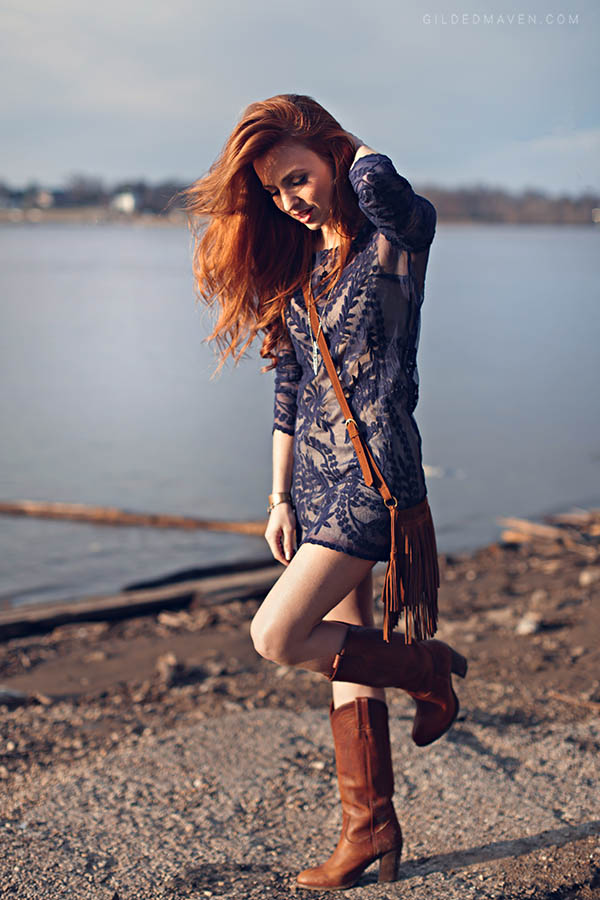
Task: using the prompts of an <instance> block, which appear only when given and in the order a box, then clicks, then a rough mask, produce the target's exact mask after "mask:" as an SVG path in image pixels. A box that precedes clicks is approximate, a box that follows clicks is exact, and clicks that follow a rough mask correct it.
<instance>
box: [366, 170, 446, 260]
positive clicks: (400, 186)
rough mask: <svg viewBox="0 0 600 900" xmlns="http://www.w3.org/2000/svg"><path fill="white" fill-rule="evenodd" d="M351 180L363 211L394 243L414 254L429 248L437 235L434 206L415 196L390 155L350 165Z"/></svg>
mask: <svg viewBox="0 0 600 900" xmlns="http://www.w3.org/2000/svg"><path fill="white" fill-rule="evenodd" d="M349 178H350V183H351V185H352V187H353V189H354V192H355V193H356V196H357V199H358V205H359V206H360V208H361V210H362V211H363V213H364V214H365V216H367V218H368V219H370V221H371V222H372V223H373V224H374V225H375V227H376V228H377V229H378V230H379V231H380V232H381V233H382V234H383V236H384V237H385V238H386V239H387V240H388V241H389V242H390V243H391V244H393V245H394V246H396V247H397V248H399V249H403V250H408V251H410V252H411V253H419V252H422V251H423V250H426V249H427V248H428V247H429V245H430V244H431V242H432V241H433V237H434V235H435V226H436V220H437V214H436V211H435V207H434V205H433V203H431V202H430V201H429V200H427V198H426V197H421V196H420V195H419V194H415V192H414V191H413V189H412V187H411V185H410V183H409V182H408V181H407V180H406V178H404V177H403V176H402V175H399V174H398V172H397V171H396V169H395V168H394V164H393V162H392V161H391V159H390V158H389V156H384V155H383V154H382V153H369V154H368V155H367V156H361V157H360V159H357V161H356V162H355V163H354V164H353V165H352V166H351V168H350V172H349Z"/></svg>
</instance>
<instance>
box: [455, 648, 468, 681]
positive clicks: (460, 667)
mask: <svg viewBox="0 0 600 900" xmlns="http://www.w3.org/2000/svg"><path fill="white" fill-rule="evenodd" d="M467 668H468V663H467V660H466V659H465V657H464V656H462V655H461V654H460V653H457V652H456V650H453V651H452V668H451V672H452V673H453V674H454V675H458V676H459V678H464V677H465V675H466V674H467Z"/></svg>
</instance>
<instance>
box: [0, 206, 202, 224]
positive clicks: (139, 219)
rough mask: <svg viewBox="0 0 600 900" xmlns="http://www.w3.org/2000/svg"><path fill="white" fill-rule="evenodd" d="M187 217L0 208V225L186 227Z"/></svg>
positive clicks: (90, 208) (99, 210) (99, 209)
mask: <svg viewBox="0 0 600 900" xmlns="http://www.w3.org/2000/svg"><path fill="white" fill-rule="evenodd" d="M187 222H188V220H187V216H186V215H185V213H183V212H181V211H173V212H170V213H168V214H167V215H155V214H154V213H132V214H131V215H128V214H125V213H120V212H117V211H116V210H114V209H110V208H107V207H105V206H84V207H72V208H69V209H37V208H33V209H0V225H45V224H48V223H52V224H59V225H143V226H151V227H154V226H157V225H160V226H167V227H173V226H176V227H178V228H181V227H182V226H187Z"/></svg>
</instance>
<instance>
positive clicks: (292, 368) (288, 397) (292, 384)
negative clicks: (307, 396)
mask: <svg viewBox="0 0 600 900" xmlns="http://www.w3.org/2000/svg"><path fill="white" fill-rule="evenodd" d="M277 356H278V359H277V365H276V366H275V400H274V405H273V429H272V431H275V429H276V428H277V429H279V431H285V433H286V434H294V429H295V425H296V400H297V396H298V383H299V381H300V378H301V376H302V366H301V365H300V363H299V362H298V360H297V358H296V353H295V352H294V349H293V348H291V349H284V350H281V351H280V352H278V354H277Z"/></svg>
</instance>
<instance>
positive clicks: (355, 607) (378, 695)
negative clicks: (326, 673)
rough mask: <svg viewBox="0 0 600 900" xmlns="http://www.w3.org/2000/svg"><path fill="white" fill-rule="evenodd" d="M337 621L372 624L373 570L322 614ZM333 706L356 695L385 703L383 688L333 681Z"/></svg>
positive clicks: (341, 704) (348, 700) (341, 703)
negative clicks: (336, 603)
mask: <svg viewBox="0 0 600 900" xmlns="http://www.w3.org/2000/svg"><path fill="white" fill-rule="evenodd" d="M324 618H325V619H334V620H336V621H338V622H349V623H350V624H351V625H371V626H372V625H373V624H374V621H373V572H372V571H370V572H369V573H368V574H367V575H365V577H364V578H363V580H362V581H361V582H360V584H357V586H356V587H355V588H353V589H352V590H351V591H350V593H348V594H346V596H345V597H344V599H343V600H342V601H341V602H340V603H338V605H337V606H334V608H333V609H332V610H330V612H328V613H327V615H326V616H324ZM331 690H332V694H333V706H334V708H335V709H337V707H338V706H343V705H344V703H351V702H352V701H353V700H355V699H356V698H357V697H373V698H375V699H376V700H383V702H384V703H385V690H384V689H383V688H376V687H368V686H367V685H364V684H354V683H353V682H351V681H333V682H332V683H331Z"/></svg>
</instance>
